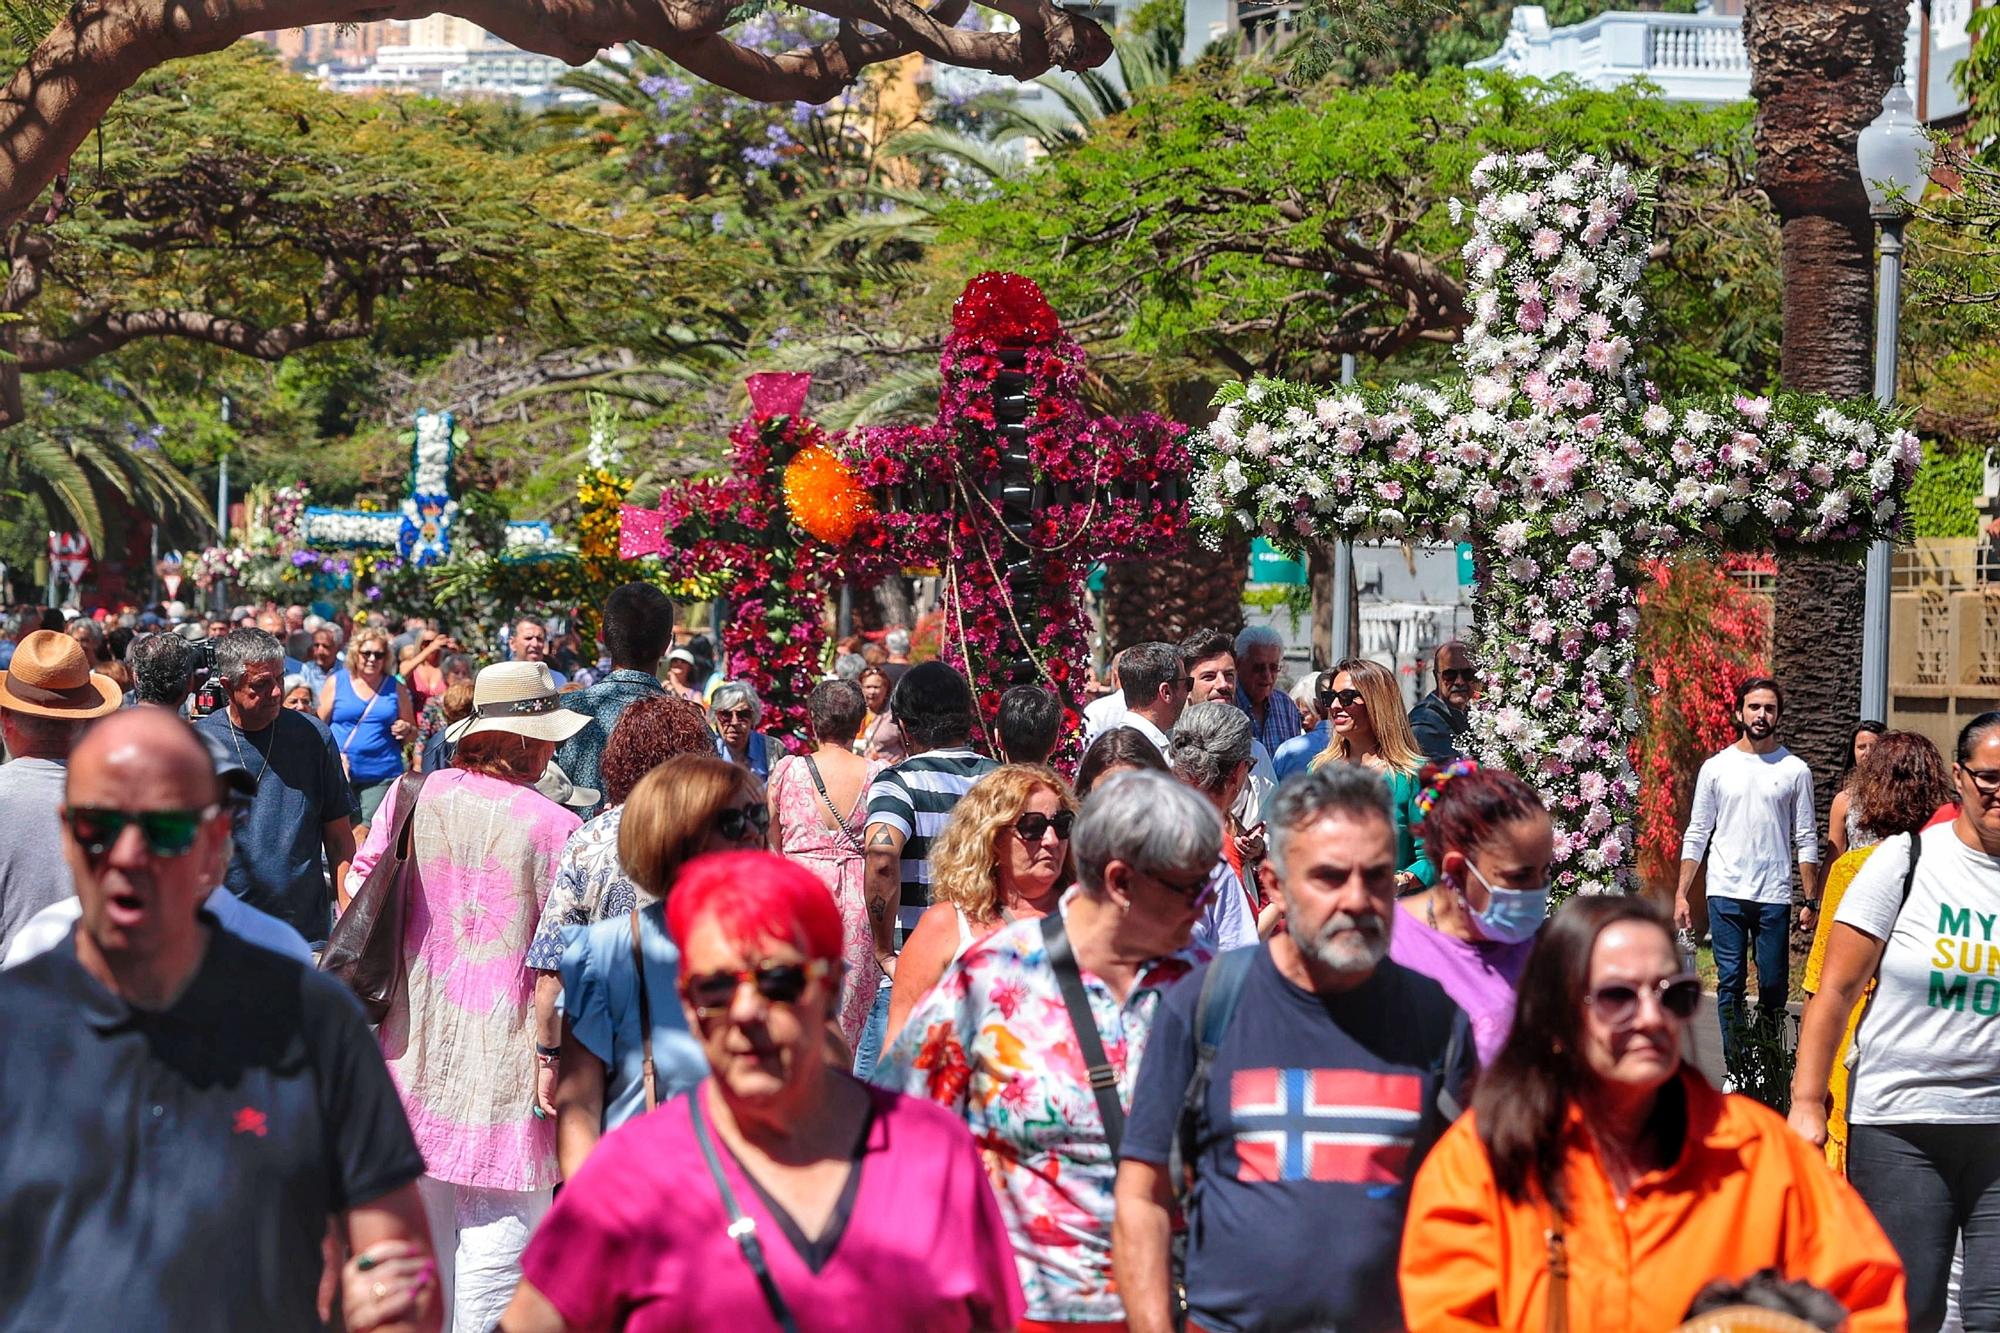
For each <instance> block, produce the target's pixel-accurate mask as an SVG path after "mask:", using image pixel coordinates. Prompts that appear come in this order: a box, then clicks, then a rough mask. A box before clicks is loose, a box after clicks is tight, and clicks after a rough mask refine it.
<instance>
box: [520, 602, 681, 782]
mask: <svg viewBox="0 0 2000 1333" xmlns="http://www.w3.org/2000/svg"><path fill="white" fill-rule="evenodd" d="M598 633H599V635H600V636H601V637H602V638H603V640H604V648H605V651H606V652H608V653H610V654H611V670H610V671H609V672H607V673H606V674H605V677H604V679H603V680H600V681H598V682H597V683H596V684H595V685H592V686H591V687H589V688H588V689H584V690H578V691H577V692H576V693H575V694H569V695H565V696H563V707H565V708H567V709H569V710H570V711H571V712H572V713H582V714H584V715H585V716H586V717H588V718H589V719H590V721H589V722H588V723H587V724H585V726H584V728H583V730H582V731H579V732H577V733H576V735H574V736H572V737H570V738H569V739H568V740H566V741H564V742H563V743H562V745H561V746H560V747H559V748H558V749H557V750H556V766H557V767H559V768H561V769H562V771H563V772H564V773H566V774H568V775H569V780H570V781H571V782H573V783H575V784H576V785H577V786H579V787H589V788H591V789H593V790H598V791H601V790H603V787H604V784H603V783H602V782H601V781H599V776H600V775H599V773H598V765H599V764H600V763H601V762H602V761H603V759H604V744H605V742H606V741H608V740H610V739H611V729H612V728H613V727H615V726H617V725H618V719H619V717H620V716H621V715H623V713H624V712H625V710H626V709H627V708H628V707H630V706H631V705H632V704H634V703H636V702H638V701H639V700H640V699H646V698H650V697H652V696H653V695H656V694H665V693H666V692H667V691H666V687H665V686H663V685H661V684H660V658H661V657H662V656H663V655H664V654H665V653H666V651H667V645H668V644H669V643H671V642H672V641H673V637H674V604H673V603H672V602H670V601H668V600H667V595H666V594H665V593H663V592H661V591H660V590H659V589H658V588H655V587H654V586H653V585H652V584H650V583H628V584H626V585H625V586H624V587H622V588H618V589H616V590H615V591H613V592H612V594H611V595H610V596H609V597H607V598H605V599H604V627H603V628H602V629H601V630H599V631H598ZM517 641H518V636H517ZM551 674H553V673H551ZM596 813H597V811H596V810H594V809H593V810H591V811H588V812H587V813H586V814H585V818H588V817H589V816H590V815H593V814H596Z"/></svg>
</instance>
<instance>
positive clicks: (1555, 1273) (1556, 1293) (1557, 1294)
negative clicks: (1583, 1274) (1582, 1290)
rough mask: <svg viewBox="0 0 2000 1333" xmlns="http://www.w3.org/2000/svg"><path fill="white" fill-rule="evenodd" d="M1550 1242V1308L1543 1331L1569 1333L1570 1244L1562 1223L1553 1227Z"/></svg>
mask: <svg viewBox="0 0 2000 1333" xmlns="http://www.w3.org/2000/svg"><path fill="white" fill-rule="evenodd" d="M1547 1236H1548V1243H1549V1308H1548V1311H1547V1313H1546V1315H1545V1317H1544V1318H1543V1320H1542V1329H1543V1333H1569V1246H1568V1245H1567V1244H1566V1243H1565V1241H1564V1239H1563V1230H1562V1223H1561V1222H1557V1224H1556V1225H1555V1226H1553V1227H1551V1228H1550V1229H1549V1230H1548V1232H1547Z"/></svg>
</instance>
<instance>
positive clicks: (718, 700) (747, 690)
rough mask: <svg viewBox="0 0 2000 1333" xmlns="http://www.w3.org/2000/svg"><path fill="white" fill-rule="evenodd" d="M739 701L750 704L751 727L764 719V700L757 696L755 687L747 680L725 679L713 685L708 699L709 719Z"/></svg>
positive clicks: (711, 719)
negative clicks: (713, 688)
mask: <svg viewBox="0 0 2000 1333" xmlns="http://www.w3.org/2000/svg"><path fill="white" fill-rule="evenodd" d="M739 702H740V703H747V704H749V705H750V725H751V727H752V728H755V727H756V726H757V724H758V723H760V722H762V721H763V720H764V701H763V700H762V699H759V698H758V697H757V691H756V689H755V688H754V687H753V686H752V685H751V684H750V682H749V681H747V680H725V681H723V682H722V684H720V685H718V686H716V687H715V693H714V694H712V695H710V696H709V699H708V716H709V720H710V721H713V720H714V718H715V715H716V714H717V713H719V712H721V711H722V710H723V709H725V708H727V707H729V706H730V705H731V704H735V703H739Z"/></svg>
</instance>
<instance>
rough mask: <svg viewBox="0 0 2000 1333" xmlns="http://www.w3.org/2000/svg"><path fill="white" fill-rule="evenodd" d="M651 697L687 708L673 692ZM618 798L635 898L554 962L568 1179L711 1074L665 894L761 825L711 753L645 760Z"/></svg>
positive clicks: (621, 843) (748, 782) (741, 781)
mask: <svg viewBox="0 0 2000 1333" xmlns="http://www.w3.org/2000/svg"><path fill="white" fill-rule="evenodd" d="M659 702H660V703H661V704H663V705H666V706H668V707H669V708H672V709H681V708H689V707H692V705H690V704H688V703H687V702H686V701H685V700H681V699H661V700H659ZM634 706H635V707H636V706H637V705H634ZM613 734H614V736H615V735H616V733H615V732H614V733H613ZM607 757H608V756H607ZM618 808H619V809H620V810H622V811H623V816H622V817H621V818H620V819H619V821H618V834H617V837H618V860H619V864H620V866H621V867H622V868H623V870H624V872H625V875H626V876H627V878H628V879H629V880H630V882H631V887H632V889H633V890H634V891H635V893H636V895H637V898H636V901H635V902H634V903H633V904H632V905H630V906H628V907H626V908H625V910H623V911H620V912H618V913H617V914H615V915H611V916H607V917H605V918H603V919H602V920H599V921H596V922H593V923H592V924H591V925H589V926H586V927H584V928H583V929H581V930H572V931H570V932H569V936H568V940H567V942H566V943H565V944H564V946H563V950H562V957H561V960H560V962H559V964H558V970H559V973H560V975H561V978H562V996H563V1025H562V1034H563V1035H562V1051H561V1055H560V1057H559V1061H558V1065H557V1068H558V1070H559V1071H560V1072H559V1074H558V1077H557V1081H556V1087H555V1106H556V1127H557V1138H556V1147H557V1152H558V1154H559V1155H560V1157H561V1159H562V1168H563V1178H564V1179H565V1180H569V1179H573V1178H574V1177H575V1175H576V1173H577V1172H578V1171H579V1170H580V1169H581V1168H582V1166H583V1162H584V1159H585V1158H586V1157H588V1156H590V1154H591V1152H592V1150H593V1149H595V1148H596V1147H597V1144H598V1140H599V1139H600V1138H601V1137H602V1136H603V1135H604V1134H605V1133H607V1132H609V1131H610V1130H613V1129H616V1128H617V1127H618V1126H620V1125H622V1124H624V1123H626V1122H627V1121H629V1120H631V1119H633V1118H634V1117H636V1116H639V1115H643V1114H644V1113H645V1112H647V1111H649V1110H651V1109H652V1108H653V1107H654V1106H655V1105H657V1104H658V1103H660V1102H663V1101H666V1100H667V1099H669V1098H671V1097H673V1096H675V1095H677V1094H679V1093H680V1092H683V1091H685V1090H686V1089H687V1088H690V1087H692V1086H693V1085H694V1084H695V1083H696V1082H698V1081H699V1080H700V1079H701V1078H702V1076H703V1075H704V1074H706V1073H707V1070H708V1066H707V1063H706V1061H705V1060H704V1059H703V1056H702V1052H701V1047H700V1045H699V1044H698V1043H697V1042H696V1041H695V1039H694V1036H693V1032H692V1029H690V1028H689V1027H688V1026H687V1023H686V1020H685V1019H684V1018H683V1017H682V1015H681V1011H680V1006H679V1005H677V1004H675V1003H674V1002H673V996H674V993H675V987H676V986H677V985H678V984H679V979H680V961H681V959H680V951H679V950H678V949H677V948H676V947H675V945H674V942H673V940H672V939H671V938H670V937H669V934H668V931H667V920H666V909H665V898H666V894H667V890H668V888H669V887H670V886H671V885H672V884H673V883H674V880H675V877H676V876H678V875H679V874H680V872H681V869H682V867H684V866H685V865H687V863H688V862H690V861H692V860H693V859H694V858H695V857H697V856H700V855H702V854H703V853H706V852H718V851H730V850H743V849H756V850H760V851H761V850H762V849H763V847H764V831H765V829H766V827H767V826H768V824H769V816H768V815H767V814H766V813H765V810H766V807H765V805H764V793H763V789H762V788H761V787H759V786H758V785H757V780H756V779H755V778H753V777H751V776H750V775H749V774H748V773H746V772H744V771H743V770H742V769H741V768H738V767H737V766H736V765H734V764H731V763H729V762H728V761H727V760H723V759H718V758H716V757H715V756H713V755H707V754H700V755H695V754H682V755H677V756H675V757H674V758H671V759H669V760H667V761H666V762H665V763H663V764H661V765H659V766H658V767H656V768H654V769H652V770H651V771H650V772H648V773H647V774H646V776H645V777H643V778H641V779H639V783H638V785H637V786H635V787H633V788H632V790H631V792H630V794H628V795H627V796H626V797H625V801H624V804H623V805H621V806H619V807H618ZM599 818H603V816H599ZM641 960H643V966H641V965H640V962H641ZM649 1065H650V1068H649Z"/></svg>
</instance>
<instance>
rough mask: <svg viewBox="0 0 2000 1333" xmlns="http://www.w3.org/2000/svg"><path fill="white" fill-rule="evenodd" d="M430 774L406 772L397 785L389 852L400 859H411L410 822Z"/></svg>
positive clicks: (411, 835)
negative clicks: (393, 825)
mask: <svg viewBox="0 0 2000 1333" xmlns="http://www.w3.org/2000/svg"><path fill="white" fill-rule="evenodd" d="M430 776H431V775H430V774H428V773H423V772H417V773H405V774H403V776H402V777H401V778H400V779H398V780H397V785H396V825H395V828H394V829H392V830H391V831H390V834H389V850H388V854H389V855H390V856H393V857H395V858H396V860H398V861H407V860H409V859H410V839H411V838H412V837H413V836H414V835H413V834H411V832H410V823H411V821H412V819H414V818H415V816H416V813H417V798H418V797H419V796H421V795H423V791H424V783H425V782H426V781H428V780H429V779H430Z"/></svg>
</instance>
